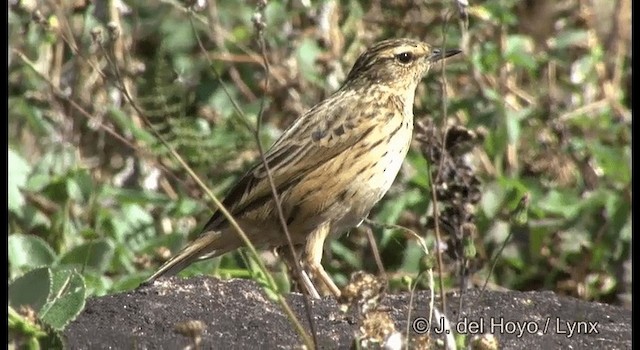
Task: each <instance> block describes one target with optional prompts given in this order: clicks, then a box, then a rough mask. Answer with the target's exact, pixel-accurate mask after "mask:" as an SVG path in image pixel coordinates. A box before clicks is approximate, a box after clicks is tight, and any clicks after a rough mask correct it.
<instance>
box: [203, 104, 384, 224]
mask: <svg viewBox="0 0 640 350" xmlns="http://www.w3.org/2000/svg"><path fill="white" fill-rule="evenodd" d="M352 94H354V92H353V91H348V92H347V91H345V92H337V93H336V94H334V95H333V96H331V97H329V98H328V99H326V100H324V101H323V102H321V103H319V104H318V105H316V106H315V107H313V108H312V109H311V110H309V111H308V112H306V113H305V114H303V115H302V116H301V117H299V118H298V119H297V120H296V121H295V122H294V123H293V124H292V125H291V126H290V127H289V128H288V129H287V130H286V131H285V132H284V133H283V134H282V136H280V138H279V139H278V140H277V141H276V142H275V143H274V144H273V146H272V147H271V148H270V149H269V150H268V151H267V153H266V154H265V158H266V162H267V164H268V166H269V171H270V172H271V176H272V177H273V181H274V184H275V187H276V190H277V192H278V193H279V194H281V193H283V191H285V190H286V189H288V188H290V187H291V186H294V185H295V184H296V183H297V182H298V181H300V180H301V179H302V178H303V177H304V176H305V175H306V174H308V173H309V172H310V171H312V170H314V169H317V168H318V167H319V166H321V165H323V164H324V163H326V162H327V161H329V160H331V159H332V158H334V157H335V156H337V155H338V154H340V153H342V152H343V151H345V150H346V149H347V148H349V147H351V146H353V145H355V144H356V143H357V142H358V141H359V140H361V139H362V138H364V137H365V136H366V135H367V134H368V133H370V132H372V131H373V127H374V126H375V121H374V120H373V119H374V115H376V113H375V112H376V111H375V108H371V112H370V115H367V112H366V111H363V110H358V111H355V110H354V96H353V95H352ZM356 115H357V116H358V117H357V116H356ZM367 117H368V118H370V120H369V122H367V123H362V122H361V121H362V120H364V119H365V118H367ZM312 120H313V121H312ZM372 122H373V123H372ZM271 199H272V191H271V187H270V186H269V180H268V178H267V172H266V170H265V167H264V164H263V163H262V161H259V162H258V163H257V164H256V165H255V166H254V167H253V168H252V169H251V170H250V171H249V172H247V173H246V174H245V175H244V176H243V177H242V178H241V179H240V180H239V181H238V182H237V183H236V184H235V185H234V186H233V187H232V189H231V190H230V191H229V193H228V194H227V196H226V197H225V199H224V201H223V202H222V204H223V205H224V206H225V208H227V209H228V210H229V211H230V212H231V214H232V215H233V216H234V217H240V216H242V214H243V213H244V212H247V211H250V210H252V209H256V208H258V207H260V206H261V205H263V204H264V203H265V202H267V201H269V200H271ZM225 222H226V218H225V216H224V215H223V214H222V213H221V212H220V211H219V210H218V211H216V212H215V213H214V214H213V216H212V217H211V219H210V220H209V222H207V224H206V225H205V226H204V229H203V232H208V231H212V230H217V229H219V228H220V227H221V226H222V225H223V224H224V223H225Z"/></svg>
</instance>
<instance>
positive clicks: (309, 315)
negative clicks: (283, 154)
mask: <svg viewBox="0 0 640 350" xmlns="http://www.w3.org/2000/svg"><path fill="white" fill-rule="evenodd" d="M258 6H260V5H258ZM263 34H264V32H263V31H262V30H258V45H259V47H260V53H261V54H262V60H263V64H264V73H265V83H264V86H265V91H268V90H269V89H268V88H269V73H270V69H269V60H268V59H267V52H266V45H265V42H264V35H263ZM265 100H266V94H265V95H263V96H262V99H261V100H260V110H259V111H258V117H257V122H256V129H255V138H256V143H257V144H258V151H259V152H260V160H261V161H262V164H263V165H264V168H265V172H266V174H267V179H268V180H269V186H270V187H271V194H272V196H273V201H274V203H275V206H276V210H277V212H278V218H279V220H280V225H281V227H282V231H283V232H284V235H285V237H286V238H287V245H288V246H289V250H290V254H291V256H292V257H293V260H294V261H293V264H292V265H293V267H294V270H295V273H296V275H297V276H298V278H300V279H302V278H304V276H303V271H302V267H301V266H300V257H299V256H298V254H297V252H296V249H295V247H294V245H293V241H292V239H291V234H290V233H289V228H288V225H287V220H286V218H285V216H284V213H283V211H282V203H281V202H280V196H279V194H278V190H277V189H276V185H275V182H274V181H273V174H271V169H270V168H269V163H268V162H267V158H266V157H265V152H264V149H263V147H262V143H261V142H260V130H261V129H262V128H261V127H262V116H263V113H264V106H265ZM303 300H304V305H305V311H306V314H307V320H308V321H309V325H310V327H311V335H312V337H313V343H311V344H308V342H307V339H306V337H307V336H308V335H307V334H306V333H304V334H302V333H301V335H303V337H305V343H307V346H308V347H309V346H311V347H312V348H315V344H318V339H317V336H316V333H317V332H316V327H315V322H314V319H313V317H312V316H313V315H312V309H311V301H310V300H309V295H308V294H306V293H303Z"/></svg>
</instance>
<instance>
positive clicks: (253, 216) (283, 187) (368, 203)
mask: <svg viewBox="0 0 640 350" xmlns="http://www.w3.org/2000/svg"><path fill="white" fill-rule="evenodd" d="M460 52H461V50H459V49H448V50H441V49H439V48H435V47H432V46H431V45H429V44H427V43H425V42H422V41H420V40H414V39H409V38H401V39H388V40H383V41H380V42H377V43H375V44H373V45H372V46H370V47H369V48H368V49H367V50H365V51H364V52H363V53H362V54H361V55H360V56H359V57H358V58H357V59H356V61H355V63H354V64H353V67H352V68H351V70H350V71H349V73H348V74H347V77H346V79H345V80H344V82H343V84H342V85H341V86H340V88H339V89H338V90H337V91H335V92H334V93H333V94H331V95H330V96H329V97H327V98H326V99H324V100H323V101H321V102H319V103H318V104H316V105H315V106H313V107H312V108H311V109H309V110H308V111H307V112H305V113H303V114H302V115H300V116H299V117H298V118H297V119H296V120H295V121H294V122H293V123H292V124H291V125H290V126H289V127H288V128H287V129H286V130H285V131H284V132H283V133H282V134H281V136H280V137H279V138H278V139H277V140H276V141H275V143H274V144H273V145H272V146H271V147H270V148H269V149H268V150H267V151H266V152H265V155H264V158H265V162H266V164H267V166H268V171H269V172H270V173H271V176H272V179H273V183H274V185H275V188H276V191H277V193H278V196H279V199H280V203H281V208H282V214H283V216H284V218H285V221H286V225H287V229H288V232H289V233H290V237H291V241H292V243H293V245H294V248H295V250H296V252H300V253H301V254H300V255H299V256H300V259H301V261H300V262H301V266H302V267H303V269H302V271H303V275H302V277H306V279H305V278H301V280H302V282H303V283H302V285H303V287H304V288H305V290H306V292H307V293H308V294H309V295H311V296H313V297H315V298H319V297H320V294H319V293H318V290H317V288H315V286H314V285H313V283H312V282H311V281H310V280H309V278H308V275H307V273H311V275H312V276H313V277H314V278H315V279H316V281H319V282H320V283H323V284H324V287H325V290H326V289H328V290H329V291H330V292H331V293H332V294H333V295H334V296H335V297H336V298H339V296H340V289H339V288H338V287H337V286H336V285H335V283H334V282H333V281H332V279H331V278H330V277H329V275H328V274H327V272H326V271H325V270H324V268H323V266H322V264H321V260H322V253H323V249H324V243H325V240H326V239H327V238H328V237H332V236H336V235H339V234H342V233H345V232H346V231H348V230H350V229H352V228H354V227H357V226H359V225H360V224H361V223H362V221H363V220H364V219H365V218H366V217H367V216H368V215H369V212H370V211H371V209H372V208H373V207H374V205H375V204H376V203H378V202H379V201H380V200H381V199H382V197H383V196H384V195H385V194H386V192H387V191H388V190H389V188H390V187H391V184H392V183H393V182H394V180H395V178H396V176H397V174H398V172H399V170H400V167H401V165H402V162H403V161H404V158H405V156H406V155H407V152H408V150H409V146H410V143H411V139H412V132H413V104H414V98H415V92H416V88H417V86H418V84H419V83H420V81H421V80H422V78H423V77H424V76H425V75H426V74H427V72H428V71H429V69H430V67H431V66H432V65H434V64H435V63H436V62H438V61H440V60H443V59H445V58H448V57H451V56H454V55H457V54H459V53H460ZM222 204H223V206H224V207H225V208H227V209H228V211H229V212H230V213H231V215H232V216H233V217H234V219H235V220H236V221H237V222H238V224H239V226H240V227H241V228H242V229H243V231H244V232H245V233H246V234H247V236H248V238H249V239H250V240H251V242H252V243H253V244H254V246H256V247H261V248H272V249H280V250H283V249H282V248H285V247H288V246H287V244H288V243H287V242H288V241H287V238H286V236H285V234H284V232H283V229H282V225H281V221H280V220H279V216H278V215H279V214H278V211H277V208H276V204H275V201H274V197H273V194H272V189H271V187H270V184H269V180H268V177H267V167H265V164H264V162H263V161H257V162H256V163H255V165H254V166H253V167H252V168H250V170H249V171H247V172H246V173H245V174H244V176H242V177H241V178H240V179H239V180H238V181H237V182H236V183H235V185H233V186H232V187H231V189H230V190H229V192H228V193H227V195H226V196H225V198H224V200H223V201H222ZM243 245H244V244H243V241H242V240H241V238H240V236H239V235H238V233H237V232H235V229H234V228H232V226H231V225H230V224H229V221H228V220H227V218H226V217H225V216H224V215H223V214H222V213H221V212H220V211H219V210H218V211H215V212H214V213H213V215H212V216H211V218H210V219H209V221H208V222H207V223H206V224H205V225H204V226H203V229H202V233H201V234H200V235H199V236H198V237H197V238H195V239H194V240H193V241H192V242H190V243H188V244H187V245H186V246H185V247H184V248H183V249H182V250H180V251H179V252H178V253H177V254H176V255H175V256H174V257H172V258H170V259H169V260H168V261H167V262H165V263H164V264H163V265H162V266H161V267H160V268H159V269H158V270H157V271H156V272H155V273H154V274H152V275H151V276H150V277H149V278H148V279H147V280H146V281H145V282H143V285H148V284H151V283H153V281H155V280H156V279H158V278H159V277H161V276H171V275H175V274H176V273H178V272H180V271H181V270H183V269H184V268H186V267H187V266H189V265H190V264H192V263H194V262H196V261H200V260H204V259H209V258H212V257H216V256H220V255H222V254H224V253H227V252H230V251H233V250H235V249H237V248H240V247H242V246H243ZM296 255H297V254H296ZM291 259H292V258H291V257H289V258H288V259H287V258H286V257H285V260H286V262H287V263H288V264H289V265H290V264H292V263H296V262H295V261H291Z"/></svg>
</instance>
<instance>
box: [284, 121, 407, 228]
mask: <svg viewBox="0 0 640 350" xmlns="http://www.w3.org/2000/svg"><path fill="white" fill-rule="evenodd" d="M388 127H389V128H386V129H388V130H385V131H384V132H385V133H386V134H384V135H385V136H386V137H385V138H384V139H383V141H382V142H380V139H379V136H378V137H376V135H375V134H373V133H372V135H370V137H368V138H367V139H363V140H361V142H360V143H359V144H357V145H355V146H354V147H353V148H352V149H349V150H347V151H346V152H345V153H346V154H345V155H346V156H343V157H336V159H334V160H333V161H331V162H328V163H327V164H325V165H324V166H323V167H321V168H318V169H317V170H316V171H315V173H317V174H316V176H312V177H310V178H309V179H308V181H305V182H307V183H306V185H307V186H308V187H309V188H319V189H320V190H319V191H314V192H307V193H306V195H301V196H300V198H301V199H302V201H301V203H300V209H302V210H300V214H303V213H302V212H304V214H303V215H302V216H303V217H306V220H305V224H306V225H304V226H307V225H309V226H307V227H308V228H309V229H312V227H314V226H316V225H318V224H320V223H321V222H323V221H325V220H329V219H330V220H331V221H332V224H331V234H340V233H344V232H345V231H347V230H349V229H351V228H353V227H355V226H357V225H358V224H359V223H360V222H362V220H363V219H364V218H366V216H367V215H368V214H369V211H370V210H371V208H373V206H374V205H375V204H376V203H378V201H380V199H381V198H382V197H383V196H384V195H385V193H386V192H387V191H388V190H389V188H390V187H391V185H392V184H393V181H394V180H395V178H396V176H397V175H398V172H399V171H400V168H401V166H402V162H403V161H404V158H405V156H406V155H407V151H408V149H409V144H410V142H411V133H412V131H413V123H412V122H411V120H408V121H404V122H403V123H402V124H400V125H396V126H395V127H392V125H389V126H388ZM378 135H380V133H379V134H378ZM320 174H323V176H319V175H320ZM326 174H333V175H332V176H326ZM312 175H313V174H312ZM316 179H322V181H323V182H322V183H316V184H314V182H315V181H316ZM294 195H295V194H294ZM305 214H306V215H305Z"/></svg>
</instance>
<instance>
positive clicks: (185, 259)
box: [141, 232, 223, 286]
mask: <svg viewBox="0 0 640 350" xmlns="http://www.w3.org/2000/svg"><path fill="white" fill-rule="evenodd" d="M220 238H221V235H220V233H218V232H207V233H205V234H203V235H201V236H200V237H198V238H196V239H195V240H194V241H193V242H191V243H190V244H188V245H187V246H186V247H184V248H183V249H182V250H181V251H180V252H178V254H176V255H175V256H174V257H172V258H171V259H169V260H168V261H167V262H165V263H164V264H162V266H160V268H159V269H158V271H156V272H155V273H154V274H153V275H151V277H149V278H148V279H147V280H146V281H144V282H143V283H142V284H141V285H142V286H145V285H148V284H151V283H153V281H155V280H156V279H157V278H159V277H161V276H173V275H175V274H177V273H178V272H180V271H182V270H183V269H185V268H186V267H187V266H189V265H191V264H192V263H194V262H196V261H198V260H203V259H207V258H212V257H214V256H217V255H220V254H222V253H223V251H219V250H218V249H216V246H217V245H219V244H218V243H219V242H218V241H219V240H220Z"/></svg>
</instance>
